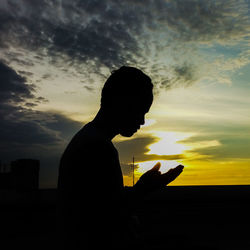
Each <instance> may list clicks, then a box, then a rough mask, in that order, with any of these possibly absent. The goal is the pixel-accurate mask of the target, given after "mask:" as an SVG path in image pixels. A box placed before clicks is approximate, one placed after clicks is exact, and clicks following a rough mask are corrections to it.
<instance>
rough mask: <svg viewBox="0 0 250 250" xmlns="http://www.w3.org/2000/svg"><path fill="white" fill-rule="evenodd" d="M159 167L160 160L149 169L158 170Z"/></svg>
mask: <svg viewBox="0 0 250 250" xmlns="http://www.w3.org/2000/svg"><path fill="white" fill-rule="evenodd" d="M160 167H161V163H160V162H157V163H156V164H155V165H154V166H153V167H152V168H151V169H150V171H159V169H160Z"/></svg>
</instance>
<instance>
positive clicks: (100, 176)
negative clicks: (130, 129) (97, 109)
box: [58, 122, 129, 249]
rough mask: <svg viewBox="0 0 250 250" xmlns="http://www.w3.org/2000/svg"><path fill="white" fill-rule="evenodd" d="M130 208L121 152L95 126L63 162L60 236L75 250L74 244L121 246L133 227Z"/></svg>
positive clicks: (81, 133)
mask: <svg viewBox="0 0 250 250" xmlns="http://www.w3.org/2000/svg"><path fill="white" fill-rule="evenodd" d="M128 203H129V199H128V195H127V194H126V192H125V188H124V185H123V177H122V171H121V167H120V163H119V155H118V152H117V150H116V148H115V147H114V145H113V143H112V141H111V140H110V139H108V138H107V136H106V135H105V133H104V131H103V130H102V129H101V128H98V127H96V126H95V124H94V123H93V122H90V123H88V124H86V125H85V126H84V127H83V128H82V129H81V130H80V131H79V132H78V133H77V134H76V135H75V136H74V137H73V139H72V140H71V141H70V143H69V144H68V146H67V148H66V150H65V151H64V153H63V155H62V158H61V161H60V166H59V178H58V220H59V224H58V225H59V229H60V230H59V231H60V232H61V233H60V234H61V235H63V237H64V238H67V243H68V244H70V248H71V249H74V247H73V246H72V243H73V242H75V243H74V244H76V245H77V246H78V245H81V246H82V245H84V244H87V245H88V246H89V249H91V248H90V246H93V249H94V247H100V246H102V247H104V246H106V245H107V246H110V244H111V241H112V242H114V241H121V237H124V232H125V234H126V230H127V227H128V225H127V222H128V217H129V211H128V205H129V204H128ZM122 234H123V236H121V235H122ZM119 238H120V239H119ZM83 243H84V244H83ZM115 244H117V243H115ZM63 245H64V246H65V245H67V244H66V243H63ZM76 248H77V247H76ZM117 249H118V248H117Z"/></svg>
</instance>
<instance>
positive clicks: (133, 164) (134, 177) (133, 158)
mask: <svg viewBox="0 0 250 250" xmlns="http://www.w3.org/2000/svg"><path fill="white" fill-rule="evenodd" d="M132 167H133V186H134V185H135V157H134V156H133V166H132Z"/></svg>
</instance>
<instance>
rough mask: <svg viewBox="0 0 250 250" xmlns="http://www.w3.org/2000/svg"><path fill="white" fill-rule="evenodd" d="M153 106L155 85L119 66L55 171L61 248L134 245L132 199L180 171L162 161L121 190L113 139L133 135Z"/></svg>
mask: <svg viewBox="0 0 250 250" xmlns="http://www.w3.org/2000/svg"><path fill="white" fill-rule="evenodd" d="M152 102H153V84H152V83H151V79H150V78H149V77H148V76H147V75H145V74H144V73H143V72H142V71H140V70H138V69H136V68H133V67H125V66H123V67H121V68H120V69H118V70H116V71H114V72H113V73H112V74H111V76H110V77H109V78H108V79H107V81H106V82H105V85H104V87H103V89H102V96H101V107H100V110H99V111H98V113H97V115H96V117H95V118H94V119H93V120H92V121H91V122H89V123H87V124H86V125H85V126H84V127H83V128H82V129H81V130H80V131H79V132H78V133H77V134H76V135H75V136H74V137H73V139H72V140H71V142H70V143H69V145H68V146H67V148H66V150H65V151H64V153H63V155H62V158H61V161H60V167H59V178H58V194H59V196H58V197H59V206H58V207H59V228H60V230H61V233H60V237H61V238H62V239H63V240H64V241H63V244H62V245H63V247H64V248H65V249H83V248H84V247H85V248H84V249H105V248H106V247H107V249H125V248H128V247H129V246H130V245H129V244H133V245H134V244H135V239H133V237H134V234H133V233H132V230H131V228H130V224H129V221H130V208H129V204H131V202H132V200H137V199H139V197H140V196H142V195H144V194H146V193H148V192H150V191H154V190H156V189H159V188H162V187H164V186H165V185H167V184H168V183H170V182H171V181H173V180H174V179H175V178H176V177H177V176H178V175H179V174H180V173H181V172H182V169H183V166H181V165H180V166H178V167H177V168H175V169H171V170H170V171H169V172H167V173H165V174H161V173H160V171H159V168H160V163H157V164H156V165H155V166H154V167H153V168H152V169H151V170H149V171H148V172H146V173H145V174H144V175H142V176H141V178H140V179H139V181H138V182H137V183H136V185H135V186H134V187H131V188H125V187H124V185H123V177H122V172H121V168H120V163H119V156H118V152H117V150H116V148H115V147H114V145H113V143H112V139H113V138H114V137H115V136H116V135H118V134H121V135H122V136H125V137H131V136H132V135H133V134H134V133H136V131H137V130H138V129H139V128H140V125H143V124H144V122H145V121H144V119H145V118H144V117H145V114H146V113H147V112H148V111H149V109H150V106H151V104H152Z"/></svg>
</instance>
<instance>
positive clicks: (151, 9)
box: [0, 0, 250, 91]
mask: <svg viewBox="0 0 250 250" xmlns="http://www.w3.org/2000/svg"><path fill="white" fill-rule="evenodd" d="M248 10H249V6H248V3H247V1H243V0H240V1H239V0H229V1H228V0H227V1H226V0H220V1H202V0H189V1H186V0H178V1H174V0H168V1H166V0H159V1H151V0H145V1H143V2H141V1H122V2H117V1H114V0H105V1H93V0H92V1H66V0H62V1H39V2H32V1H28V2H27V1H2V4H1V6H0V16H1V18H0V21H1V24H2V25H1V27H0V37H1V38H2V39H1V40H0V46H1V47H2V48H3V49H4V51H5V53H6V55H7V58H9V59H10V58H12V59H13V60H15V62H16V63H19V64H20V65H21V64H29V65H30V66H32V63H35V61H33V62H32V61H31V60H28V59H27V58H26V59H25V56H24V54H25V53H22V52H20V51H19V55H15V56H11V53H15V52H13V51H11V48H13V47H14V48H22V49H23V50H28V51H33V52H34V53H35V54H36V57H37V58H39V59H40V61H41V60H45V59H46V60H47V59H48V58H49V61H50V63H51V65H53V67H57V68H60V69H61V70H66V71H68V72H71V73H72V72H74V70H76V71H77V72H78V73H79V74H82V75H85V76H86V77H87V79H89V78H91V77H90V75H91V73H93V74H95V75H99V76H101V77H102V79H103V78H105V77H106V76H107V75H106V74H104V75H103V73H101V70H100V69H101V68H102V67H105V68H108V69H113V68H117V67H119V66H121V65H124V64H130V65H135V66H137V67H139V68H142V69H144V70H145V71H146V72H148V73H149V74H150V75H151V76H152V77H153V79H154V82H155V83H156V84H161V86H162V87H164V86H165V87H166V88H167V89H168V88H171V87H172V86H174V87H178V86H190V85H191V84H193V83H195V82H197V81H198V80H200V79H202V74H203V73H204V71H203V72H201V73H200V74H198V73H199V72H200V65H199V63H194V62H195V61H196V60H198V59H199V58H201V57H204V56H206V55H203V54H202V52H201V51H200V46H202V45H207V46H209V47H213V46H214V45H216V44H221V45H223V46H231V45H235V44H237V43H242V42H247V41H248V42H249V40H248V38H249V31H250V28H249V27H250V20H249V13H248ZM3 38H4V39H3ZM248 47H249V46H248V45H247V46H246V49H247V48H248ZM164 57H166V58H167V60H166V59H165V58H164ZM183 62H186V63H184V64H183ZM73 69H74V70H73ZM166 72H167V76H166ZM211 73H213V72H211ZM224 79H226V78H225V77H224ZM86 89H89V90H90V91H92V88H91V87H89V86H86Z"/></svg>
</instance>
